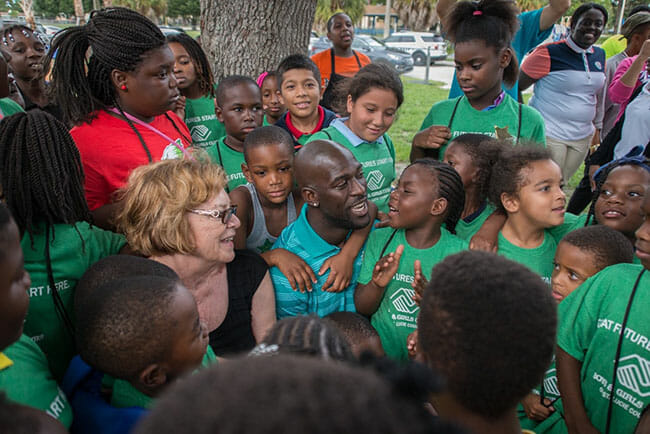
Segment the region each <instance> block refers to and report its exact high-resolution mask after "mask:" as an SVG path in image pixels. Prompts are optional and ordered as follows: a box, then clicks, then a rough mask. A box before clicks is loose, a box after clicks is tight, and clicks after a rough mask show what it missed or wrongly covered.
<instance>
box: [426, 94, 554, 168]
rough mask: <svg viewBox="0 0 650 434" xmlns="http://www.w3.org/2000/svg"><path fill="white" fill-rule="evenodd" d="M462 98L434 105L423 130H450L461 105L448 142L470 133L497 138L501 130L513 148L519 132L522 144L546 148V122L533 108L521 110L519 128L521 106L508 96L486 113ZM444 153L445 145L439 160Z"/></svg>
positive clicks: (527, 107) (525, 106)
mask: <svg viewBox="0 0 650 434" xmlns="http://www.w3.org/2000/svg"><path fill="white" fill-rule="evenodd" d="M459 98H460V101H459V100H458V98H455V99H447V100H444V101H440V102H438V103H436V104H434V105H433V107H431V110H430V111H429V114H427V116H426V117H425V118H424V121H422V126H421V127H420V130H424V129H425V128H429V127H430V126H432V125H444V126H449V125H450V121H451V118H452V114H453V112H454V107H456V104H457V103H458V107H457V109H456V113H455V115H454V116H453V121H451V126H450V127H449V129H450V130H451V139H449V141H451V140H453V139H455V138H456V137H458V136H460V135H462V134H467V133H474V134H485V135H486V136H490V137H494V138H496V137H497V128H498V129H499V134H500V135H501V136H502V137H503V136H505V135H509V136H510V137H512V143H513V144H514V143H515V142H516V137H517V132H518V131H520V132H519V144H524V143H529V142H533V143H537V144H542V145H544V146H546V132H545V127H544V119H543V118H542V115H540V114H539V112H538V111H537V110H535V109H534V108H532V107H529V106H527V105H522V106H521V125H520V124H519V103H517V101H515V100H514V99H512V98H511V97H510V96H508V95H506V96H505V98H504V100H503V101H502V102H501V104H499V105H498V106H496V107H495V108H493V109H492V110H487V111H485V110H484V111H480V110H476V109H475V108H474V107H472V106H471V104H470V103H469V101H468V100H467V98H466V97H464V96H462V97H459ZM520 127H521V130H520V129H519V128H520ZM448 143H449V142H447V144H448ZM445 149H447V145H446V144H445V145H444V146H442V147H441V148H440V150H439V154H438V158H439V159H440V160H442V158H443V156H444V153H445Z"/></svg>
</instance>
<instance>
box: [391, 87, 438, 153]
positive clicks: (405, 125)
mask: <svg viewBox="0 0 650 434" xmlns="http://www.w3.org/2000/svg"><path fill="white" fill-rule="evenodd" d="M402 83H403V84H404V103H403V104H402V107H400V109H399V113H398V115H397V120H396V121H395V123H394V124H393V126H392V127H391V128H390V133H389V134H390V138H391V139H393V144H394V145H395V154H396V157H397V161H398V162H402V163H403V162H408V159H409V153H410V152H411V141H412V140H413V136H414V135H415V133H417V132H418V131H420V125H422V121H423V120H424V117H425V116H426V115H427V113H429V110H431V106H432V105H434V104H435V103H437V102H438V101H442V100H444V99H447V95H449V90H448V89H442V88H441V86H442V84H443V83H440V82H434V81H432V82H430V84H423V83H422V81H421V80H416V79H414V78H409V77H402Z"/></svg>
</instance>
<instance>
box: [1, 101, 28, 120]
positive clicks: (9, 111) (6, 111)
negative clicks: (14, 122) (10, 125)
mask: <svg viewBox="0 0 650 434" xmlns="http://www.w3.org/2000/svg"><path fill="white" fill-rule="evenodd" d="M24 111H25V110H23V108H22V107H21V106H20V104H18V103H17V102H16V101H14V100H12V99H11V98H0V119H2V118H4V117H7V116H11V115H15V114H16V113H20V112H24Z"/></svg>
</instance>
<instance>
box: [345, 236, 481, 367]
mask: <svg viewBox="0 0 650 434" xmlns="http://www.w3.org/2000/svg"><path fill="white" fill-rule="evenodd" d="M393 231H394V229H393V228H383V229H377V230H375V231H373V232H372V233H371V234H370V236H369V237H368V241H367V242H366V250H365V253H364V256H363V264H362V265H361V274H360V275H359V279H358V282H359V283H361V284H364V285H365V284H367V283H368V282H370V280H371V279H372V270H373V269H374V268H375V265H376V263H377V261H378V260H379V259H380V258H381V256H380V255H381V251H382V250H383V249H384V246H385V245H386V243H387V242H388V240H389V238H390V237H391V234H392V233H393ZM400 244H403V245H404V253H403V254H402V258H401V260H400V263H399V268H398V270H397V272H396V273H395V275H394V276H393V278H392V280H391V282H390V283H389V284H388V286H387V287H386V289H385V291H384V295H383V297H382V300H381V304H380V305H379V308H378V309H377V312H375V313H374V315H373V316H372V318H371V323H372V326H373V327H374V328H375V329H377V332H378V333H379V337H380V338H381V343H382V345H383V347H384V351H386V355H387V356H389V357H391V358H393V359H396V360H408V351H407V350H406V338H407V337H408V335H409V334H410V333H411V332H413V331H414V330H415V329H416V328H417V316H418V313H419V312H420V308H419V307H418V306H417V305H416V304H415V302H414V301H413V300H412V298H411V297H413V295H414V294H415V292H414V290H413V288H412V287H411V283H412V282H413V279H414V275H415V272H414V270H413V264H414V263H415V260H416V259H419V260H420V261H421V262H422V272H423V273H424V277H426V278H427V280H428V279H429V278H430V277H431V269H432V268H433V266H434V265H436V264H437V263H438V262H440V261H442V260H443V259H444V258H445V257H447V256H449V255H453V254H454V253H458V252H460V251H462V250H466V249H467V248H468V247H469V246H468V244H467V242H466V241H463V240H461V239H460V238H458V237H456V236H454V235H452V234H451V233H449V231H447V230H446V229H444V228H441V229H440V239H439V240H438V242H437V243H436V244H434V245H433V246H432V247H429V248H428V249H416V248H414V247H411V246H410V245H409V243H408V242H407V241H406V235H405V231H404V229H398V230H397V232H396V233H395V236H394V237H393V239H392V240H391V241H390V243H389V244H388V247H387V248H386V251H385V253H384V255H387V254H388V253H390V252H394V251H395V249H397V246H399V245H400Z"/></svg>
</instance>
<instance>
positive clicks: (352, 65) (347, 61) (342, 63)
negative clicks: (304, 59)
mask: <svg viewBox="0 0 650 434" xmlns="http://www.w3.org/2000/svg"><path fill="white" fill-rule="evenodd" d="M355 53H357V56H358V57H359V63H361V67H364V66H366V65H367V64H369V63H370V59H369V58H368V56H366V55H365V54H363V53H359V52H358V51H355ZM311 60H313V61H314V63H315V64H316V66H318V69H319V70H320V76H321V87H322V90H323V91H324V90H325V88H326V87H327V84H328V83H329V80H330V75H332V57H331V54H330V49H327V50H325V51H321V52H320V53H316V54H314V55H313V56H311ZM334 63H335V65H334V66H335V68H334V70H335V72H336V73H337V74H339V75H343V76H345V77H353V76H354V74H356V73H357V71H359V69H361V68H359V64H358V63H357V59H356V58H355V57H354V56H350V57H339V56H335V57H334Z"/></svg>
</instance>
